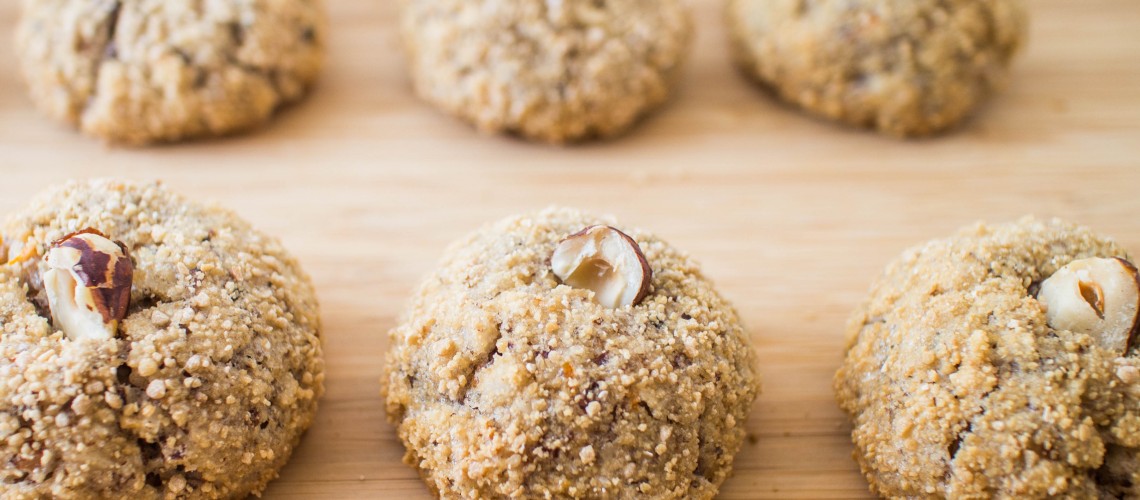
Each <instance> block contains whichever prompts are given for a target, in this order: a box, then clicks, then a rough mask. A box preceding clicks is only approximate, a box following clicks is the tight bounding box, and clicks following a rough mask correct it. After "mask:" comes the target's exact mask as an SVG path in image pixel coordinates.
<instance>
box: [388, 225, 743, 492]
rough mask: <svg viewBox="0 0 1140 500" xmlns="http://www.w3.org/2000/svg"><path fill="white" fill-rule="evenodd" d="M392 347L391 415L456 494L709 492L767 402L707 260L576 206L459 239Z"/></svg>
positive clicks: (434, 482) (441, 484)
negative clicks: (752, 416) (753, 413)
mask: <svg viewBox="0 0 1140 500" xmlns="http://www.w3.org/2000/svg"><path fill="white" fill-rule="evenodd" d="M390 342H391V344H390V345H391V350H390V352H389V355H388V364H387V369H386V374H385V379H384V382H383V383H384V388H385V392H386V397H387V403H386V405H387V411H388V418H389V420H390V421H391V422H392V423H393V424H395V425H396V428H397V433H398V435H399V437H400V439H401V440H403V442H404V444H405V446H406V448H407V452H406V454H405V457H404V459H405V462H407V463H408V464H409V465H411V466H413V467H415V468H417V469H418V470H419V472H420V473H421V475H422V476H423V478H424V480H425V482H426V483H427V486H428V488H429V489H430V490H432V491H433V492H435V493H436V494H438V495H439V496H440V497H443V498H508V497H511V498H516V497H517V498H678V499H680V498H685V499H691V498H706V499H707V498H712V497H713V496H714V495H715V494H716V493H717V491H718V489H719V488H720V485H721V483H723V482H724V480H725V478H727V477H728V476H729V474H730V472H731V470H732V464H733V458H734V456H735V455H736V452H737V451H738V450H739V449H740V447H741V444H742V442H743V440H744V436H745V431H744V425H745V420H746V419H747V418H748V415H749V413H750V410H751V408H752V404H753V401H754V400H755V398H756V395H757V393H758V392H759V377H758V375H757V372H756V368H755V366H754V355H753V352H752V349H751V347H750V345H749V339H748V335H747V333H746V331H745V330H744V328H743V327H742V326H741V322H740V319H739V317H738V316H737V313H736V311H735V310H734V309H733V307H732V306H731V305H730V304H729V303H728V301H726V300H725V299H724V298H723V297H721V295H720V294H718V293H717V291H716V290H715V289H714V287H713V285H712V283H711V282H709V280H708V279H707V278H706V277H705V276H704V275H703V274H702V273H701V270H700V267H699V266H698V265H697V263H696V262H694V261H693V259H691V258H689V257H688V256H687V255H685V254H684V253H682V252H681V251H679V250H677V249H676V248H674V247H672V246H671V245H669V244H668V243H666V242H664V241H662V240H661V239H660V238H658V237H656V236H654V235H652V234H650V233H647V232H644V231H641V230H637V229H629V228H625V227H623V226H620V225H618V224H617V223H616V222H615V221H614V220H612V219H610V218H606V217H597V216H593V215H588V214H585V213H582V212H579V211H576V210H571V209H560V208H552V209H547V210H544V211H541V212H538V213H530V214H525V215H519V216H515V217H509V218H507V219H504V220H502V221H499V222H497V223H495V224H492V225H489V226H486V227H484V228H482V229H480V230H478V231H476V232H474V233H472V234H470V235H468V236H467V237H465V238H462V239H460V240H459V241H457V242H456V243H455V244H453V245H452V246H451V247H450V248H449V249H448V250H447V252H446V253H445V255H444V257H443V260H442V262H441V263H440V265H439V267H438V268H437V269H436V270H435V271H434V272H432V273H431V274H430V275H429V276H428V277H427V278H426V279H425V280H424V282H423V284H422V285H421V286H420V288H419V290H418V291H417V292H416V293H415V295H414V296H413V297H412V300H411V304H410V305H409V307H408V309H407V312H406V313H405V315H404V317H403V321H402V323H401V324H400V325H399V326H398V327H397V328H395V329H394V330H392V331H391V332H390Z"/></svg>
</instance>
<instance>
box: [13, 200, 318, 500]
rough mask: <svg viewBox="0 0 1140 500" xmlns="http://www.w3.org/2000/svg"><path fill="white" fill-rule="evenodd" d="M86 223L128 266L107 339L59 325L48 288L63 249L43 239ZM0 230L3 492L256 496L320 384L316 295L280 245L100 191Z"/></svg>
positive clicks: (312, 408)
mask: <svg viewBox="0 0 1140 500" xmlns="http://www.w3.org/2000/svg"><path fill="white" fill-rule="evenodd" d="M83 228H94V229H97V230H98V231H99V232H101V233H103V234H105V235H106V236H107V237H108V238H112V239H114V240H117V241H119V242H121V243H122V244H123V247H124V248H125V251H124V252H125V253H128V255H126V256H125V257H129V262H133V268H134V271H133V280H128V281H127V282H126V284H128V285H129V288H126V289H125V290H129V296H130V302H129V306H127V308H126V311H125V318H123V319H122V321H120V322H119V324H118V327H117V331H116V329H112V330H111V333H110V334H108V335H107V336H106V337H104V338H96V337H97V336H96V337H91V338H88V337H84V336H78V337H77V336H76V335H75V334H76V333H83V331H82V330H78V331H77V330H75V328H74V327H72V328H71V329H70V330H67V329H66V326H68V325H66V324H64V325H61V324H57V322H56V321H55V320H54V319H53V318H58V317H60V316H61V315H62V313H63V312H64V311H65V310H66V307H65V306H66V303H65V302H62V301H60V300H52V298H51V293H52V288H51V287H50V286H48V285H46V283H49V282H50V279H49V278H48V277H49V274H48V272H51V270H49V271H48V272H45V271H44V270H45V269H47V266H49V265H54V264H53V263H54V262H55V261H54V257H51V256H52V255H54V254H53V252H55V251H57V249H59V248H61V247H62V246H61V245H65V244H66V243H61V244H55V245H53V244H52V242H53V241H57V240H59V239H61V238H65V237H67V235H68V234H69V233H73V232H74V231H76V230H78V229H83ZM0 234H2V236H3V242H2V243H0V256H3V258H0V261H4V262H7V263H6V264H0V496H2V497H3V498H6V499H21V498H27V499H34V498H49V497H51V498H141V499H148V498H173V497H177V498H243V497H245V496H247V495H249V494H258V493H260V492H261V491H262V490H264V489H265V487H266V485H267V483H268V482H269V481H270V480H271V479H273V478H274V477H276V475H277V471H278V469H280V468H281V467H282V466H283V465H284V464H285V462H286V461H287V460H288V459H289V456H290V454H291V453H292V451H293V449H294V447H295V446H296V445H297V444H298V442H299V440H300V437H301V434H302V433H303V432H304V430H305V429H306V428H307V427H308V426H309V424H310V423H311V422H312V420H313V416H314V414H315V412H316V408H317V399H318V398H319V397H320V396H321V393H322V392H323V384H324V382H323V381H324V362H323V361H322V357H321V343H320V323H319V317H318V308H317V301H316V298H315V296H314V293H313V288H312V285H311V284H310V282H309V279H308V277H307V276H306V275H305V274H304V273H303V272H302V271H301V269H300V267H299V266H298V264H297V261H296V260H295V259H293V257H291V256H289V254H287V253H286V252H285V250H284V249H283V248H282V247H281V245H280V243H278V242H277V241H276V240H275V239H272V238H269V237H267V236H265V235H263V234H261V233H259V232H257V231H255V230H254V229H252V228H251V227H250V226H249V224H248V223H246V222H245V221H243V220H241V219H239V218H238V217H237V216H235V215H234V214H233V213H231V212H228V211H225V210H222V209H219V208H206V207H202V206H199V205H197V204H195V203H190V202H188V201H187V200H185V199H183V198H181V197H179V196H176V195H174V194H172V193H170V192H169V191H167V190H166V189H164V188H162V187H161V186H159V185H158V184H129V183H120V182H115V181H109V180H100V181H90V182H73V183H70V184H67V185H65V186H62V187H59V188H55V189H52V190H49V191H47V192H46V193H44V194H43V195H41V196H39V197H38V198H37V199H36V200H35V201H34V202H33V203H32V204H31V206H30V207H28V208H27V209H26V210H24V211H23V212H21V213H19V214H16V215H14V216H12V217H10V218H9V220H8V222H7V224H6V225H5V226H3V231H2V233H0ZM88 234H91V233H88ZM67 241H72V240H71V239H69V240H67ZM44 255H48V256H49V258H47V259H44V258H42V256H44ZM92 255H97V254H92ZM86 258H87V257H85V259H86ZM95 260H96V259H95V258H94V257H92V258H91V259H88V260H86V261H84V263H83V264H82V269H83V270H84V271H87V272H90V269H91V267H88V264H92V265H94V268H98V266H97V265H96V264H98V262H95ZM125 262H126V261H120V264H122V263H125ZM76 269H78V267H77V268H76ZM118 276H119V274H116V279H117V277H118ZM45 295H46V296H48V297H47V299H46V300H45ZM77 296H78V295H77ZM61 326H64V327H65V331H61V328H60V327H61ZM89 333H98V332H89ZM111 335H114V336H111Z"/></svg>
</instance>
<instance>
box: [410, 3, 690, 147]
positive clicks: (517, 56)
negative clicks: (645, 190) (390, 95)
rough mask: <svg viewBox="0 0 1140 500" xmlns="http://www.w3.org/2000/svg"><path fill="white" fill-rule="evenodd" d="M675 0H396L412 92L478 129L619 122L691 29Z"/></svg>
mask: <svg viewBox="0 0 1140 500" xmlns="http://www.w3.org/2000/svg"><path fill="white" fill-rule="evenodd" d="M690 16H691V14H690V12H689V10H688V8H687V7H686V6H685V5H684V4H683V3H682V2H681V1H678V0H608V1H604V2H600V1H596V0H564V1H559V2H552V1H547V0H408V1H406V2H405V5H404V11H403V37H404V42H405V43H404V45H405V48H406V49H407V52H408V62H409V64H410V70H411V75H412V82H413V84H414V86H415V90H416V92H417V93H418V94H419V95H420V97H422V98H423V99H424V100H427V101H429V102H431V103H433V104H435V105H436V106H438V107H440V108H442V109H443V110H445V111H447V112H449V113H451V114H453V115H456V116H458V117H460V118H462V119H464V120H467V121H469V122H471V123H473V124H474V125H475V126H476V127H478V128H479V129H481V130H483V131H485V132H507V133H514V134H518V135H520V136H522V137H525V138H528V139H532V140H538V141H544V142H550V143H566V142H574V141H581V140H585V139H593V138H606V137H611V136H614V135H617V134H620V133H622V132H624V131H625V130H626V129H628V128H629V127H630V126H631V125H632V124H633V123H634V122H635V121H636V120H637V119H638V118H639V117H641V116H642V115H643V114H644V113H646V112H648V111H649V110H650V109H652V108H654V107H656V106H658V105H660V104H661V103H662V102H664V101H665V99H666V98H667V97H668V95H669V92H670V89H671V87H672V85H673V83H674V80H675V79H676V77H677V76H678V74H679V72H680V68H681V65H682V63H683V61H684V58H685V55H686V53H687V51H688V49H689V45H690V42H691V40H692V20H691V19H690Z"/></svg>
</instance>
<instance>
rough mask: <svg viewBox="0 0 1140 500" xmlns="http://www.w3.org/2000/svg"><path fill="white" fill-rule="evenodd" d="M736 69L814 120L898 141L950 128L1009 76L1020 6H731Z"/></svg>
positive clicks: (785, 0)
mask: <svg viewBox="0 0 1140 500" xmlns="http://www.w3.org/2000/svg"><path fill="white" fill-rule="evenodd" d="M727 18H728V24H729V32H730V33H731V38H732V42H733V47H734V57H735V60H736V62H737V65H738V66H739V67H740V69H741V71H743V72H744V73H745V74H747V75H748V76H750V77H752V78H754V79H756V80H757V81H758V82H759V83H761V84H762V85H764V86H765V87H768V88H770V89H771V90H772V91H773V92H774V93H775V94H776V95H778V96H779V97H780V98H782V99H784V100H786V101H788V102H791V103H793V104H795V105H797V106H799V107H801V108H803V109H805V110H807V111H809V112H811V113H813V114H816V115H819V116H823V117H826V118H829V119H831V120H835V121H840V122H845V123H848V124H851V125H855V126H859V127H868V128H872V129H876V130H878V131H881V132H884V133H887V134H891V135H896V136H921V135H929V134H933V133H936V132H940V131H943V130H946V129H948V128H950V127H953V126H954V125H955V124H957V123H959V122H961V121H962V120H963V119H965V118H966V117H967V116H968V115H969V114H970V113H971V112H973V111H974V110H975V109H976V108H977V107H978V106H980V105H981V104H982V103H983V102H984V101H985V100H986V98H987V97H988V96H989V95H990V94H992V93H993V92H994V91H995V90H998V89H1000V88H1002V87H1003V86H1004V85H1005V82H1006V80H1007V79H1008V73H1009V69H1008V68H1009V65H1010V62H1011V60H1012V58H1013V56H1014V54H1015V53H1016V52H1017V51H1018V49H1019V48H1020V47H1021V46H1022V45H1023V44H1024V41H1025V34H1026V33H1025V32H1026V15H1025V9H1024V6H1023V5H1022V2H1021V0H823V1H810V0H728V10H727Z"/></svg>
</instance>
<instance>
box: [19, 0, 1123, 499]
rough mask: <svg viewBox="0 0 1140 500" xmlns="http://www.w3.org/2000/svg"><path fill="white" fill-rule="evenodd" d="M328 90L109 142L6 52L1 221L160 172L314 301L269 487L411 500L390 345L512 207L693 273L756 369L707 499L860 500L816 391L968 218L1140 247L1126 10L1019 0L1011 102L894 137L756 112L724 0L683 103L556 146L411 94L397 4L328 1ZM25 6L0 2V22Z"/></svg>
mask: <svg viewBox="0 0 1140 500" xmlns="http://www.w3.org/2000/svg"><path fill="white" fill-rule="evenodd" d="M328 3H329V7H330V9H331V11H332V26H333V36H332V46H331V49H330V54H329V62H328V66H327V68H326V71H325V73H324V75H323V79H322V82H321V85H320V88H318V89H317V90H316V92H315V93H314V95H313V96H312V97H311V98H310V99H309V100H307V101H305V102H304V103H302V104H300V105H297V106H295V107H293V108H291V109H289V110H287V111H286V112H284V113H282V114H281V115H280V116H279V117H278V120H277V121H276V123H275V124H273V125H272V126H270V127H267V128H265V129H264V130H261V131H259V132H258V133H255V134H252V135H247V136H244V137H239V138H232V139H226V140H217V141H207V142H198V143H193V144H187V145H178V146H167V147H158V148H150V149H139V150H129V149H114V148H108V147H106V146H104V145H102V144H100V143H98V142H97V141H93V140H90V139H87V138H84V137H81V136H79V135H77V134H76V133H74V132H73V131H71V130H69V129H67V128H65V127H62V126H59V125H56V124H54V123H52V122H50V121H48V120H46V119H44V118H43V117H41V116H40V115H39V114H38V113H37V112H36V111H35V110H34V109H33V108H32V105H31V103H30V102H29V101H28V99H27V97H26V93H25V90H24V88H23V84H22V82H21V81H20V78H19V76H18V71H17V69H16V61H15V58H14V56H13V54H12V53H11V52H12V51H11V50H10V49H7V48H5V49H3V50H0V171H2V173H3V176H2V178H0V214H2V213H6V212H9V211H11V210H15V209H17V208H18V207H20V206H22V205H23V204H24V203H25V202H26V201H27V200H28V198H29V197H30V196H31V194H32V193H33V192H35V191H38V190H40V189H42V188H44V187H46V186H48V185H50V184H53V183H57V182H60V181H63V180H65V179H68V178H75V177H91V176H117V177H124V178H133V179H152V178H158V179H163V180H165V181H166V182H167V183H168V185H170V186H172V187H173V188H175V189H176V190H178V191H181V192H183V193H185V194H187V195H190V196H192V197H194V198H197V199H200V200H203V201H206V200H214V201H217V202H219V203H221V204H224V205H226V206H229V207H232V208H234V209H235V210H237V211H238V212H239V213H240V214H242V215H243V216H245V217H246V218H248V219H250V220H252V221H253V222H254V223H255V224H256V225H257V226H258V227H260V228H262V229H263V230H264V231H266V232H269V233H272V234H275V235H278V236H280V237H281V238H282V239H283V240H284V242H285V244H286V245H287V246H288V247H289V248H290V249H291V250H292V251H293V252H294V253H295V254H296V255H297V256H298V257H299V258H300V259H301V260H302V262H303V263H304V264H305V266H306V269H307V270H308V271H309V272H310V273H311V274H312V276H313V278H314V280H315V282H316V284H317V286H318V290H319V293H320V298H321V301H322V305H323V311H322V316H323V321H324V327H325V335H326V353H327V357H328V392H327V395H326V397H325V399H324V401H323V403H322V406H321V410H320V414H319V417H318V420H317V423H316V425H315V426H314V427H313V429H312V430H311V431H310V432H309V433H308V435H307V436H306V438H305V440H304V442H303V444H302V445H301V447H300V449H299V450H297V453H296V455H295V457H294V459H293V460H292V462H291V463H290V464H289V465H288V466H287V467H286V468H285V470H284V471H283V472H282V474H281V478H280V479H279V480H277V481H276V482H274V483H273V484H272V486H271V487H270V489H269V491H268V492H267V493H266V495H265V497H266V498H268V499H310V498H336V499H347V498H427V497H428V494H427V491H426V490H425V489H424V487H423V486H422V485H421V484H420V482H419V480H418V479H417V478H416V476H415V474H414V473H413V471H412V470H410V469H408V468H407V467H405V466H404V465H402V464H401V462H400V457H401V454H402V453H403V449H402V447H401V445H400V444H399V442H398V441H397V440H396V438H395V435H394V432H393V429H392V428H391V426H389V425H388V424H387V423H386V422H385V421H384V418H383V411H382V402H381V400H380V397H379V394H378V393H379V384H378V382H377V381H378V378H379V377H380V372H381V363H382V358H383V355H384V351H385V348H386V346H385V344H386V340H385V335H384V333H385V332H386V331H387V330H388V329H389V328H391V327H392V326H393V325H395V323H396V320H397V316H398V314H399V313H400V310H401V309H402V307H403V303H404V301H405V299H406V297H407V296H408V294H409V292H410V290H411V289H412V288H413V287H414V286H415V284H416V282H417V280H418V279H419V278H420V276H422V275H423V274H425V273H426V272H427V271H428V270H429V269H430V268H431V267H432V265H433V263H434V262H435V260H436V259H437V258H438V256H439V254H440V252H441V251H442V249H443V247H444V245H446V244H447V242H449V241H450V240H453V239H455V238H458V237H459V236H461V235H462V234H464V233H466V232H467V231H469V230H471V229H473V228H475V227H477V226H479V225H481V224H483V223H485V222H488V221H492V220H495V219H498V218H500V217H503V216H506V215H508V214H511V213H514V212H520V211H527V210H533V209H536V208H540V207H543V206H546V205H550V204H566V205H573V206H579V207H583V208H587V209H590V210H593V211H597V212H604V213H613V214H616V215H618V216H619V217H620V218H621V219H622V220H623V221H624V223H626V224H630V225H637V226H642V227H645V228H647V229H650V230H653V231H655V232H657V233H658V234H660V235H661V236H663V237H665V238H666V239H667V240H669V241H671V242H672V243H674V244H675V245H677V246H678V247H681V248H684V249H686V250H688V251H689V252H690V253H691V254H692V255H694V256H695V257H696V258H697V259H698V260H699V261H701V262H703V263H704V266H705V270H706V271H707V274H708V275H709V276H711V277H712V278H713V279H714V280H715V281H717V283H718V284H719V286H720V289H721V291H722V292H723V293H724V294H725V295H727V296H728V297H729V298H731V299H732V300H733V301H734V302H735V304H736V305H737V307H738V308H739V309H740V311H741V313H742V314H743V317H744V319H745V321H746V322H747V324H748V327H749V331H750V332H751V334H752V336H753V338H754V340H755V345H756V348H757V350H758V351H759V353H760V368H761V371H762V373H763V376H764V378H765V391H764V394H763V395H762V396H761V397H760V399H759V401H758V402H757V403H756V408H755V412H754V418H752V419H751V420H750V421H749V422H748V429H749V431H750V432H751V433H752V435H754V436H755V438H756V439H755V442H754V443H752V444H749V445H746V447H745V449H744V450H743V451H742V452H741V453H740V455H739V457H738V459H737V468H736V475H735V477H734V478H732V479H730V480H729V481H728V482H727V483H726V484H725V486H724V489H723V494H722V498H726V499H744V498H858V497H865V496H866V495H867V488H866V484H865V482H864V480H863V478H862V477H861V476H860V475H859V473H858V470H857V468H856V466H855V464H854V462H853V461H852V460H851V457H850V455H851V445H850V443H849V440H848V436H847V432H848V430H849V429H848V427H847V424H846V423H845V419H844V418H843V415H842V414H841V413H840V412H839V410H838V409H837V408H836V407H835V404H834V403H833V401H832V395H831V394H832V393H831V376H832V373H833V371H834V369H835V367H836V365H837V363H838V361H839V359H840V356H841V352H840V350H841V339H842V331H843V323H844V320H845V318H846V315H847V314H848V312H849V311H850V310H851V309H852V307H853V306H854V305H855V304H856V303H857V302H858V301H859V300H860V298H861V296H862V294H863V292H864V291H865V290H866V287H867V286H868V284H869V282H870V280H871V279H872V278H873V277H874V276H875V275H876V274H877V273H878V272H879V270H880V269H881V268H882V266H883V265H884V264H885V263H886V262H887V261H888V260H889V259H891V258H892V257H893V256H895V255H896V254H898V253H899V252H900V251H901V250H902V249H903V248H905V247H906V246H908V245H911V244H914V243H917V242H919V241H922V240H924V239H927V238H931V237H936V236H941V235H945V234H948V233H949V232H951V231H953V230H954V229H955V228H957V227H959V226H962V225H965V224H969V223H971V222H973V221H975V220H979V219H986V220H991V221H1005V220H1009V219H1013V218H1016V217H1018V216H1020V215H1023V214H1027V213H1034V214H1039V215H1058V216H1062V217H1066V218H1069V219H1072V220H1075V221H1079V222H1082V223H1084V224H1087V225H1090V226H1092V227H1094V228H1095V229H1097V230H1100V231H1102V232H1103V233H1105V234H1109V235H1114V236H1115V237H1116V238H1118V239H1119V240H1120V241H1121V242H1122V243H1123V244H1124V245H1125V246H1127V247H1128V248H1130V249H1131V250H1132V251H1133V252H1134V253H1136V254H1140V196H1138V195H1137V192H1138V191H1140V3H1138V2H1136V1H1135V0H1089V1H1082V2H1074V1H1071V0H1036V1H1034V0H1031V1H1030V2H1029V3H1030V6H1031V8H1032V12H1033V22H1032V37H1031V41H1030V45H1029V47H1028V50H1027V51H1026V52H1025V53H1024V54H1023V57H1022V58H1021V59H1020V60H1019V61H1018V62H1017V64H1016V67H1015V70H1014V75H1013V82H1012V85H1011V87H1010V88H1009V89H1008V91H1007V92H1006V93H1004V94H1003V95H1001V96H1000V97H998V98H997V99H995V100H994V101H992V102H991V103H990V105H989V106H988V107H987V108H986V109H985V110H984V111H983V112H982V113H981V114H980V115H979V116H978V117H977V118H976V119H974V120H973V121H971V122H970V123H969V125H968V126H967V127H966V128H964V129H963V130H961V131H959V132H956V133H953V134H951V135H948V136H946V137H942V138H938V139H934V140H924V141H912V142H902V141H896V140H893V139H887V138H882V137H878V136H876V135H873V134H869V133H864V132H859V131H852V130H848V129H844V128H840V127H836V126H832V125H829V124H826V123H823V122H820V121H817V120H814V119H811V118H808V117H805V116H804V115H802V114H799V113H796V112H794V111H793V110H790V109H788V108H786V107H784V106H782V105H779V104H777V103H775V102H773V101H772V100H771V99H770V98H768V97H767V96H766V95H764V94H763V93H761V92H759V91H757V89H755V88H754V87H753V86H751V85H750V84H748V83H746V82H745V81H743V80H742V79H741V78H739V77H738V75H737V74H736V73H735V72H734V71H733V70H732V69H731V67H730V66H729V63H728V57H727V54H726V52H725V51H726V43H725V33H724V30H723V28H722V27H721V25H720V22H719V21H720V13H719V9H720V6H719V3H718V2H715V1H707V0H706V1H697V2H696V11H697V16H698V21H699V22H698V28H699V36H698V43H697V48H696V51H695V52H694V54H693V55H692V58H691V61H690V62H691V64H690V65H689V67H688V72H687V74H686V77H685V80H684V82H683V86H682V88H681V90H680V93H679V95H678V96H677V98H676V99H675V101H674V102H673V103H672V104H671V105H669V106H668V107H667V108H666V109H664V110H663V111H662V112H660V113H657V114H656V115H654V116H652V117H651V118H650V119H648V120H646V121H645V123H643V124H642V126H640V127H639V128H638V129H637V130H636V131H634V132H633V133H632V134H630V135H628V136H627V137H624V138H621V139H620V140H617V141H614V142H610V143H604V144H591V145H587V146H583V147H573V148H563V149H560V148H550V147H545V146H537V145H531V144H526V143H523V142H520V141H517V140H513V139H509V138H500V137H484V136H480V135H478V134H476V133H474V132H472V131H471V130H470V129H468V128H467V127H466V126H464V125H462V124H460V123H457V122H455V121H453V120H452V119H450V118H448V117H446V116H442V115H440V114H438V113H436V112H434V111H433V110H432V109H430V108H429V107H427V106H425V105H423V104H421V103H420V102H417V101H416V100H415V99H414V98H413V96H412V95H411V92H410V90H409V86H408V82H407V79H406V76H405V73H404V71H403V60H402V57H401V55H400V52H399V45H398V39H397V35H396V32H395V24H396V21H395V17H396V7H395V4H396V2H387V1H372V2H368V1H360V0H330V1H329V2H328ZM15 4H17V2H3V3H0V33H5V35H2V36H7V35H6V34H7V33H9V32H10V31H11V30H12V27H13V26H14V24H15V19H16V16H17V12H16V6H15Z"/></svg>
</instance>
